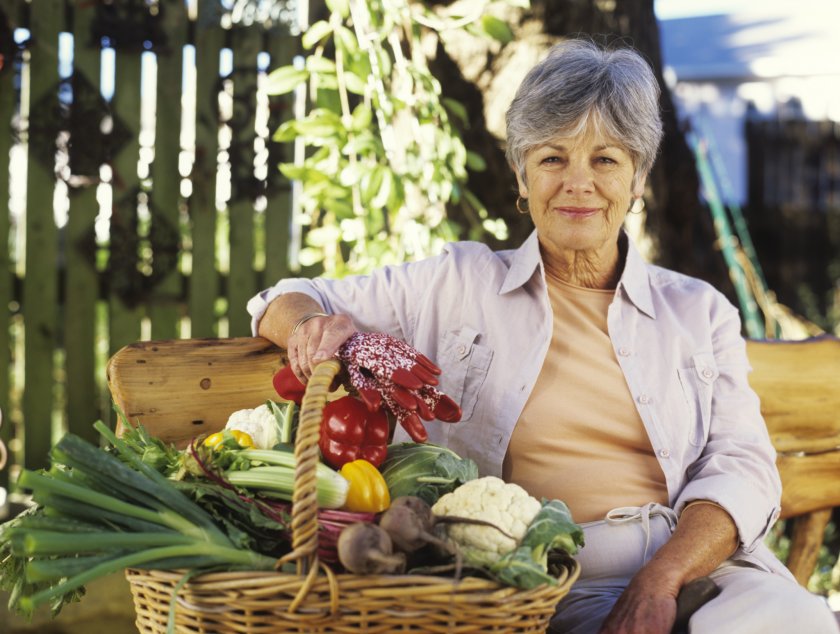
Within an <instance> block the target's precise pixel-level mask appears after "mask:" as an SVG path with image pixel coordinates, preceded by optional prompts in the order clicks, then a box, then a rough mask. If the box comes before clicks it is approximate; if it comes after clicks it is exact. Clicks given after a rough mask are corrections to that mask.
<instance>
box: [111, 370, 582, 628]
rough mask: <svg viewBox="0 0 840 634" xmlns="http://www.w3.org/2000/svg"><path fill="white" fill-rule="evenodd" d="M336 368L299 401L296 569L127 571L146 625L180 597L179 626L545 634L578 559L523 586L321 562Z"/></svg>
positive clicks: (159, 624) (163, 617)
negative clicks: (551, 580) (325, 452)
mask: <svg viewBox="0 0 840 634" xmlns="http://www.w3.org/2000/svg"><path fill="white" fill-rule="evenodd" d="M339 368H340V366H339V363H338V362H337V361H334V360H330V361H326V362H324V363H321V364H320V365H319V366H318V367H317V368H316V369H315V372H314V373H313V376H312V378H311V379H310V380H309V383H308V384H307V388H306V394H305V395H304V398H303V403H302V406H301V416H300V425H299V428H298V434H297V441H296V445H295V458H296V460H297V468H296V471H295V490H294V495H293V501H292V551H291V552H290V553H289V554H287V555H285V556H284V557H283V558H282V559H280V560H279V561H278V565H282V564H289V563H292V562H293V563H294V564H295V566H296V572H295V573H290V572H258V571H247V572H221V573H208V574H203V575H199V576H196V577H194V578H192V579H190V580H189V581H188V582H187V583H185V584H183V585H182V586H180V582H181V581H182V579H183V577H184V571H164V570H136V569H129V570H127V571H126V577H127V578H128V581H129V585H130V587H131V592H132V595H133V597H134V607H135V610H136V613H137V627H138V629H139V630H140V632H143V633H153V634H165V632H166V631H167V621H168V619H169V617H170V608H171V606H172V603H173V596H175V600H174V619H175V631H176V632H179V633H192V632H195V633H201V634H205V633H207V634H210V633H213V634H258V633H263V632H265V633H268V632H293V633H294V632H297V633H300V634H314V633H321V632H324V633H342V632H347V633H355V634H359V633H362V632H363V633H365V634H375V633H379V632H381V633H382V634H386V633H390V632H428V633H435V632H441V633H444V632H445V633H450V632H451V633H453V634H454V633H457V634H468V633H471V632H476V633H478V632H481V633H485V632H505V633H510V634H515V633H526V632H535V633H536V632H539V633H540V634H542V633H544V632H545V630H546V626H547V623H548V620H549V618H550V617H551V615H552V614H553V613H554V608H555V605H556V604H557V602H558V601H559V600H560V599H562V598H563V597H564V596H565V595H566V594H567V593H568V591H569V588H570V587H571V585H572V583H573V582H574V581H575V579H577V576H578V574H579V572H580V568H579V566H578V565H577V563H572V564H570V566H571V567H570V568H568V569H565V570H564V572H563V574H562V575H561V576H560V577H559V578H558V584H557V585H556V586H554V585H542V586H540V587H538V588H534V589H532V590H519V589H517V588H513V587H510V586H505V585H501V584H498V583H495V582H493V581H489V580H486V579H478V578H475V577H467V578H464V579H460V580H454V579H452V578H449V577H432V576H415V575H368V576H360V575H350V574H335V573H334V572H333V571H332V570H330V569H329V568H328V567H327V566H324V565H323V564H320V563H319V562H318V556H317V546H318V522H317V511H318V506H317V501H316V486H315V485H316V482H315V466H316V464H317V462H318V434H319V431H320V423H321V415H322V410H323V408H324V405H325V403H326V397H327V393H328V390H329V386H330V384H331V383H332V380H333V378H334V377H335V376H336V374H337V373H338V371H339ZM179 586H180V587H179ZM176 589H177V595H176Z"/></svg>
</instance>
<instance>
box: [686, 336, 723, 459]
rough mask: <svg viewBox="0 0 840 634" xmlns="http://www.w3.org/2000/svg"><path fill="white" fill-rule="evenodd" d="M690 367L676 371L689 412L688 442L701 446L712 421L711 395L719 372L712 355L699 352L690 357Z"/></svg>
mask: <svg viewBox="0 0 840 634" xmlns="http://www.w3.org/2000/svg"><path fill="white" fill-rule="evenodd" d="M691 363H692V365H691V367H689V368H680V369H679V370H677V372H678V373H679V377H680V385H681V386H682V391H683V396H684V397H685V401H686V404H687V405H688V412H689V419H688V424H689V436H688V438H689V441H690V442H691V444H692V445H702V444H704V443H705V442H706V438H707V437H708V435H709V427H710V425H711V421H712V394H713V392H714V385H715V381H716V380H717V378H718V376H720V372H719V371H718V367H717V363H715V358H714V355H713V354H712V353H711V352H701V353H699V354H695V355H693V356H692V357H691Z"/></svg>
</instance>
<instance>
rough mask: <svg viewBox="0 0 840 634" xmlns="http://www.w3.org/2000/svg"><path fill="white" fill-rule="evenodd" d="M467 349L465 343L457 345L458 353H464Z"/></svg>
mask: <svg viewBox="0 0 840 634" xmlns="http://www.w3.org/2000/svg"><path fill="white" fill-rule="evenodd" d="M466 351H467V347H466V346H465V345H463V344H462V345H460V346H458V354H464V353H465V352H466Z"/></svg>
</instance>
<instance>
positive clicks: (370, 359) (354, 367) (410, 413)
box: [338, 332, 461, 442]
mask: <svg viewBox="0 0 840 634" xmlns="http://www.w3.org/2000/svg"><path fill="white" fill-rule="evenodd" d="M338 358H339V359H341V361H342V363H343V364H344V367H345V368H346V369H347V374H348V375H349V380H350V384H351V385H352V386H353V387H354V388H356V390H357V391H358V393H359V396H360V397H361V399H362V400H363V401H364V402H365V404H366V405H367V406H368V409H370V411H372V412H374V411H376V410H378V409H379V408H380V407H382V406H383V405H384V406H385V408H386V409H388V410H389V411H390V412H391V413H392V414H393V415H394V417H395V418H396V419H397V422H398V423H399V424H400V425H402V426H403V428H404V429H405V430H406V431H407V432H408V435H409V436H411V438H412V440H414V441H415V442H426V440H428V438H429V434H428V433H427V432H426V428H425V427H424V426H423V422H422V420H421V419H423V420H434V419H435V418H437V419H438V420H442V421H445V422H449V423H453V422H455V421H458V420H460V419H461V408H460V407H458V404H457V403H456V402H455V401H453V400H452V399H451V398H449V397H448V396H446V394H443V393H442V392H440V391H438V390H437V389H435V386H436V385H437V384H438V379H437V375H439V374H440V368H439V367H437V366H436V365H435V364H434V363H432V362H431V361H430V360H429V359H428V358H426V357H425V356H424V355H422V354H420V353H419V352H418V351H417V350H415V349H414V348H412V347H411V346H409V345H408V344H407V343H405V342H403V341H400V340H398V339H395V338H393V337H391V336H390V335H386V334H385V333H381V332H357V333H354V334H353V335H351V336H350V338H349V339H347V341H345V342H344V343H343V344H341V347H340V348H339V349H338Z"/></svg>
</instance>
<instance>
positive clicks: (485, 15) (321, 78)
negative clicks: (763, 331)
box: [269, 0, 511, 276]
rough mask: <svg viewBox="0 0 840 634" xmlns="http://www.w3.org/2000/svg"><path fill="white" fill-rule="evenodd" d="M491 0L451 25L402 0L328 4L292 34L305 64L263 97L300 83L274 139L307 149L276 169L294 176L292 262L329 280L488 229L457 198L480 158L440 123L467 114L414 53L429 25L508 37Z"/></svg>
mask: <svg viewBox="0 0 840 634" xmlns="http://www.w3.org/2000/svg"><path fill="white" fill-rule="evenodd" d="M497 3H498V4H508V0H479V1H478V2H477V5H476V7H474V9H475V10H474V11H473V14H472V15H473V17H472V18H469V19H465V18H459V19H458V20H457V21H453V20H448V19H444V18H438V17H437V16H435V15H434V14H432V13H431V10H430V9H429V8H427V7H426V6H424V5H420V4H413V3H411V2H410V1H409V0H393V1H392V2H388V3H381V2H379V1H377V0H354V2H352V4H351V3H350V2H348V1H347V0H328V2H327V7H328V8H329V9H330V15H329V16H328V17H327V18H325V19H324V20H320V21H318V22H316V23H315V24H313V25H312V26H311V27H310V28H309V29H308V30H307V32H306V33H304V34H303V36H302V45H303V47H304V49H306V50H310V51H311V53H310V54H309V55H308V56H307V58H306V60H305V62H304V64H303V66H304V68H302V69H301V68H296V67H293V66H287V67H284V68H280V69H276V70H274V71H273V72H272V73H271V74H270V75H269V86H270V89H269V90H270V92H272V93H273V94H280V93H282V92H290V91H292V90H294V89H295V88H296V87H297V86H299V85H301V83H302V82H307V90H306V96H307V98H308V106H309V110H310V112H309V113H308V114H307V115H306V116H305V117H303V118H301V119H299V120H296V121H288V122H286V123H284V124H283V125H281V126H280V127H279V128H278V129H277V131H276V132H275V134H274V137H273V138H274V140H275V141H278V142H292V141H294V142H298V143H300V142H302V143H303V144H304V146H305V147H306V152H305V153H304V154H303V158H302V159H301V158H299V159H298V160H299V163H298V164H294V165H292V164H288V163H286V164H282V165H281V166H280V170H281V172H282V173H283V174H284V175H285V176H286V177H287V178H291V179H295V180H298V181H300V184H301V192H302V193H301V196H300V199H299V202H298V206H299V214H298V217H297V221H298V222H300V223H301V224H303V225H307V226H309V230H308V231H306V232H305V235H306V246H305V247H304V248H303V249H302V250H301V255H300V264H302V265H305V266H306V265H311V264H314V263H321V266H323V272H324V273H325V274H327V275H331V276H340V275H345V274H348V273H364V272H367V271H370V270H371V269H372V268H375V267H378V266H381V265H383V264H386V263H389V262H399V261H402V260H405V259H407V258H421V257H425V256H428V255H431V254H433V253H436V252H438V251H439V250H440V249H441V248H442V246H443V244H444V243H445V242H447V241H450V240H453V239H457V238H458V236H459V235H462V234H463V233H465V234H467V235H469V236H473V237H476V236H478V237H480V236H481V235H482V234H483V233H486V232H487V231H489V229H488V228H487V227H486V226H485V223H484V220H485V219H486V216H487V212H486V210H485V209H484V205H483V204H482V203H481V202H480V201H479V200H478V198H477V197H476V196H475V195H472V194H470V195H469V196H466V195H465V192H466V189H465V188H466V181H467V170H476V171H478V170H482V169H484V167H485V163H484V161H483V160H482V158H481V157H480V156H477V155H475V154H470V153H468V152H467V151H466V148H465V147H464V143H463V142H462V141H461V139H460V137H459V135H458V132H457V130H456V129H455V127H454V126H453V123H452V121H451V120H450V116H451V117H453V118H454V119H455V120H458V121H459V122H460V123H461V124H462V125H468V124H469V117H468V113H467V112H466V109H465V108H464V107H463V105H461V104H460V103H459V102H457V101H454V100H451V99H446V100H443V99H442V97H441V92H442V91H441V86H440V82H439V81H438V80H437V78H436V77H434V76H433V75H432V73H431V71H430V70H429V64H428V60H427V58H426V53H425V51H433V50H434V49H435V40H436V38H439V34H438V29H441V30H442V29H453V28H457V29H464V30H465V29H470V30H477V31H479V32H482V33H483V34H485V36H487V35H489V36H491V37H493V38H495V39H500V40H502V39H504V38H505V37H509V36H510V33H511V31H510V28H509V27H508V25H507V24H505V23H504V22H503V21H502V20H500V19H498V18H495V17H492V16H491V12H490V9H491V8H492V5H494V4H497ZM299 156H300V155H299ZM450 204H458V205H460V206H462V207H463V206H464V205H467V206H470V207H472V208H473V210H472V212H471V213H469V214H467V217H468V219H469V222H470V226H468V227H465V228H459V227H457V226H456V225H455V224H454V223H453V222H452V221H450V220H448V219H447V217H446V211H447V205H450ZM502 224H504V223H502ZM491 228H492V229H493V230H494V231H495V232H497V231H498V230H499V227H498V226H497V225H495V224H494V225H492V226H491Z"/></svg>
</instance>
